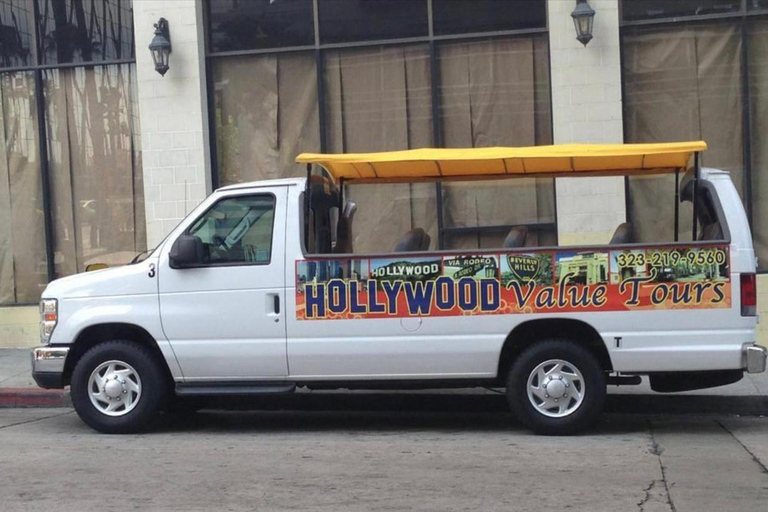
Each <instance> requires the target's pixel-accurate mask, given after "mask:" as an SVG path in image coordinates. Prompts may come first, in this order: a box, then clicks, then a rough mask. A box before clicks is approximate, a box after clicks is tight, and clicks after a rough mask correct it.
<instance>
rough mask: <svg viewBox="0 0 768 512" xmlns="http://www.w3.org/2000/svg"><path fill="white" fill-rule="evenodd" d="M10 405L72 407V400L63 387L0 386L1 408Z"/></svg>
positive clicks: (21, 406)
mask: <svg viewBox="0 0 768 512" xmlns="http://www.w3.org/2000/svg"><path fill="white" fill-rule="evenodd" d="M10 407H18V408H31V407H72V401H71V400H70V397H69V391H64V390H62V389H37V388H0V409H6V408H10Z"/></svg>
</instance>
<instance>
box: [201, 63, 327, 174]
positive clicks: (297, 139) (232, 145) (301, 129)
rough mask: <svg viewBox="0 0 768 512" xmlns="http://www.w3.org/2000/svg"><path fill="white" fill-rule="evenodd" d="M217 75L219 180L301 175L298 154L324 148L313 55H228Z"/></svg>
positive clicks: (215, 68) (215, 70)
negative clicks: (297, 160) (321, 136)
mask: <svg viewBox="0 0 768 512" xmlns="http://www.w3.org/2000/svg"><path fill="white" fill-rule="evenodd" d="M213 76H214V83H213V90H214V102H215V105H216V110H215V114H214V117H215V119H214V122H215V129H216V149H217V152H218V153H217V155H218V159H217V160H218V162H217V163H218V168H219V183H220V184H221V185H229V184H232V183H240V182H243V181H253V180H263V179H269V178H282V177H285V176H293V175H297V174H298V175H301V173H302V172H303V169H302V168H301V167H300V166H299V165H297V164H296V163H294V158H295V157H296V155H297V154H298V153H300V152H302V151H319V149H320V129H319V125H318V99H317V78H316V76H317V71H316V67H315V57H314V55H313V54H312V53H311V52H310V53H307V52H298V53H278V54H265V55H257V56H240V57H226V58H222V59H218V60H216V61H214V63H213Z"/></svg>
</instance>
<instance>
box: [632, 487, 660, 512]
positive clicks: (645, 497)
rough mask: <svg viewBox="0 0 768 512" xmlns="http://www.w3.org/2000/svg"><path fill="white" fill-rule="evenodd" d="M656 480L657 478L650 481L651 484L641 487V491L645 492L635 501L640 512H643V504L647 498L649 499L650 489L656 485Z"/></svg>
mask: <svg viewBox="0 0 768 512" xmlns="http://www.w3.org/2000/svg"><path fill="white" fill-rule="evenodd" d="M656 482H658V480H653V481H651V485H649V486H648V487H646V488H645V489H643V492H645V496H643V499H642V500H640V501H638V502H637V508H638V509H639V510H640V512H643V511H644V510H645V504H646V503H648V500H650V499H651V490H652V489H653V488H654V487H656Z"/></svg>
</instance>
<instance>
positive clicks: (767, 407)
mask: <svg viewBox="0 0 768 512" xmlns="http://www.w3.org/2000/svg"><path fill="white" fill-rule="evenodd" d="M29 353H30V350H29V349H26V348H19V349H16V348H6V349H0V408H2V407H69V405H70V401H69V394H68V391H62V390H56V389H51V390H44V389H40V388H39V387H37V385H36V384H35V381H34V380H33V379H32V374H31V363H30V356H29ZM468 392H469V393H471V394H486V393H488V394H493V392H492V391H486V390H482V389H473V390H472V391H468V390H439V391H436V390H420V391H418V392H417V393H419V394H434V393H439V394H467V393H468ZM314 393H315V394H317V392H314ZM323 393H324V394H325V393H326V392H323ZM328 393H330V392H328ZM333 393H349V392H347V391H341V392H339V391H336V392H333ZM376 393H380V392H376ZM299 394H303V393H301V391H300V392H299ZM608 394H609V395H611V396H610V398H609V403H610V405H611V410H613V411H614V412H623V413H632V412H637V411H638V410H642V412H658V413H662V414H663V413H684V414H688V413H727V414H743V415H768V372H763V373H757V374H745V375H744V378H743V379H741V380H740V381H739V382H737V383H735V384H731V385H728V386H721V387H719V388H711V389H702V390H698V391H686V392H683V393H655V392H654V391H651V388H650V386H649V385H648V380H647V379H646V378H644V379H643V383H642V384H641V385H639V386H609V387H608ZM301 401H302V402H303V400H301Z"/></svg>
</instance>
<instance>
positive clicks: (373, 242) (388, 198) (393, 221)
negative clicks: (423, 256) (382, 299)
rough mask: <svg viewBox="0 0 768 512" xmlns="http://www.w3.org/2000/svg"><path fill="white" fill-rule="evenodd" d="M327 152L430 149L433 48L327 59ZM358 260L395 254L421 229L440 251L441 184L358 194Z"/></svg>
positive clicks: (357, 52)
mask: <svg viewBox="0 0 768 512" xmlns="http://www.w3.org/2000/svg"><path fill="white" fill-rule="evenodd" d="M325 84H326V98H325V102H326V103H325V104H326V113H327V127H326V133H327V135H328V151H329V152H331V153H354V152H368V151H386V150H396V149H411V148H421V147H430V146H432V145H433V142H432V110H431V89H430V87H431V81H430V73H429V53H428V51H427V48H426V47H423V46H417V47H410V46H409V47H394V48H393V47H387V48H378V47H377V48H361V49H354V50H339V51H331V52H328V53H326V55H325ZM348 198H350V199H353V200H355V201H356V202H357V203H358V205H359V208H358V211H357V213H356V215H355V219H354V223H353V227H352V236H353V242H352V245H353V249H354V252H356V253H371V252H389V251H391V250H392V247H393V246H394V245H395V244H396V243H397V241H398V240H399V238H400V237H401V236H402V235H404V234H405V233H406V232H408V231H410V230H411V229H413V228H422V229H424V231H426V232H427V233H428V234H429V236H430V237H431V239H432V248H435V247H436V244H437V212H436V202H435V185H434V184H423V183H422V184H398V185H375V186H365V185H361V186H351V187H349V190H348Z"/></svg>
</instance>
